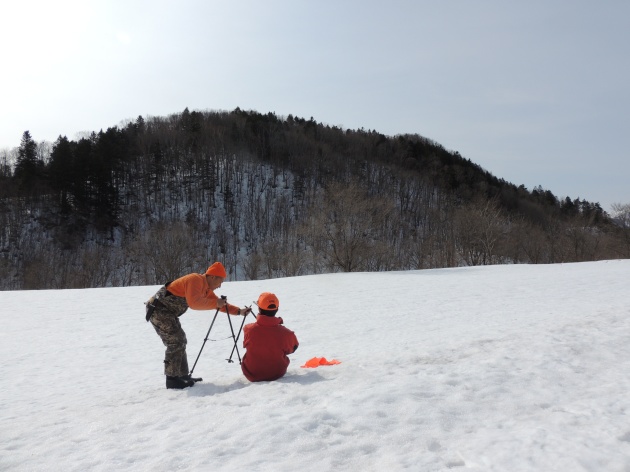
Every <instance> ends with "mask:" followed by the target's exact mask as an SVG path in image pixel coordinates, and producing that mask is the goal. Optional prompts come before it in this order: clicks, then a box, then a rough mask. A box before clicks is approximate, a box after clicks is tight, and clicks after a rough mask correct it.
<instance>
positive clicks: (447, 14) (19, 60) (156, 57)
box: [0, 0, 630, 211]
mask: <svg viewBox="0 0 630 472" xmlns="http://www.w3.org/2000/svg"><path fill="white" fill-rule="evenodd" d="M0 19H1V20H0V110H1V111H0V149H7V148H8V149H10V148H15V147H17V146H19V144H20V140H21V137H22V133H23V132H24V131H26V130H29V131H30V132H31V135H32V137H33V139H35V141H38V142H39V141H43V140H47V141H51V142H52V141H55V140H56V139H57V137H58V136H59V135H65V136H67V137H68V138H70V139H76V138H77V134H78V133H80V132H83V131H99V130H100V129H103V130H105V129H107V128H108V127H111V126H117V125H119V124H120V123H121V122H122V121H124V120H127V119H135V118H137V117H138V115H142V116H144V117H145V118H146V117H150V116H166V115H170V114H172V113H176V112H181V111H183V110H184V108H186V107H188V108H189V109H190V110H191V111H192V110H233V109H234V108H236V107H240V108H242V109H245V110H256V111H258V112H261V113H267V112H275V113H276V114H278V115H281V116H286V115H288V114H293V115H295V116H299V117H302V118H306V119H309V118H310V117H313V118H314V119H315V120H316V121H318V122H322V123H324V124H329V125H331V126H332V125H336V126H341V127H343V128H345V129H348V128H349V129H357V128H364V129H366V130H368V129H373V130H376V131H379V132H381V133H383V134H386V135H389V136H393V135H396V134H401V133H416V134H420V135H422V136H425V137H427V138H430V139H432V140H434V141H436V142H438V143H440V144H442V145H443V146H444V147H445V148H446V149H449V150H451V151H458V152H459V153H460V154H461V155H462V156H464V157H466V158H468V159H470V160H471V161H473V162H475V163H477V164H479V165H481V166H482V167H483V168H484V169H486V170H488V171H489V172H491V173H492V174H494V175H495V176H497V177H499V178H503V179H505V180H507V181H509V182H512V183H514V184H516V185H520V184H523V185H525V186H526V187H527V188H528V189H530V190H531V189H532V188H533V187H535V186H537V185H542V186H543V187H544V188H545V189H548V190H551V191H552V192H553V193H554V194H555V195H556V196H557V197H559V198H563V197H566V196H569V197H571V198H577V197H579V198H583V199H586V200H589V201H592V202H599V203H601V205H602V207H603V208H604V209H605V210H607V211H610V205H611V204H612V203H615V202H618V203H630V118H629V116H630V86H629V84H630V1H627V0H602V1H599V2H595V1H592V0H589V1H584V0H566V1H556V0H533V1H532V0H530V1H527V2H517V1H509V0H508V1H506V0H475V1H471V0H459V1H456V0H440V1H433V0H431V1H428V0H427V1H424V0H409V1H402V0H381V1H375V0H348V1H344V0H334V1H333V0H318V1H315V0H310V1H306V0H303V1H301V0H265V1H261V0H248V1H238V0H233V1H232V0H231V1H225V0H221V1H215V0H205V1H202V0H200V1H186V0H178V1H164V0H150V1H134V0H120V1H117V0H98V1H89V0H76V1H70V0H57V1H54V2H52V1H48V0H41V1H37V0H20V1H19V2H18V1H16V2H8V1H6V2H5V1H2V3H1V5H0Z"/></svg>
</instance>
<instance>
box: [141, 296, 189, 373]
mask: <svg viewBox="0 0 630 472" xmlns="http://www.w3.org/2000/svg"><path fill="white" fill-rule="evenodd" d="M164 293H165V289H164V287H162V288H161V289H160V290H159V291H158V293H156V299H157V300H158V301H157V302H156V303H155V305H156V308H155V311H154V312H153V315H152V316H151V319H150V321H151V324H152V325H153V328H155V332H156V333H157V334H158V336H159V337H160V339H161V340H162V342H163V343H164V345H165V346H166V352H165V354H164V374H165V375H170V376H175V377H181V376H184V375H187V374H188V358H187V356H186V344H187V340H186V333H184V330H183V329H182V325H181V323H180V322H179V316H180V315H181V314H182V313H184V312H185V311H186V309H187V308H188V305H187V304H186V300H185V299H183V298H180V297H176V296H173V295H171V296H168V297H165V296H164Z"/></svg>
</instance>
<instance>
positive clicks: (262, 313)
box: [241, 292, 299, 382]
mask: <svg viewBox="0 0 630 472" xmlns="http://www.w3.org/2000/svg"><path fill="white" fill-rule="evenodd" d="M257 305H258V310H259V312H258V316H257V317H256V322H255V323H250V324H248V325H246V326H245V327H244V329H243V332H244V333H245V334H244V338H243V347H244V348H245V349H247V352H246V353H245V355H244V356H243V361H242V363H241V370H242V371H243V374H244V375H245V377H246V378H247V380H249V381H250V382H260V381H263V380H277V379H279V378H280V377H282V376H284V374H286V373H287V367H289V363H290V362H291V361H290V360H289V358H288V357H287V355H288V354H292V353H294V352H295V350H296V349H297V348H298V346H299V343H298V340H297V337H296V336H295V333H294V332H293V331H291V330H290V329H287V328H285V327H284V326H283V325H282V323H283V320H282V318H280V317H277V318H276V313H277V312H278V309H279V308H280V302H279V301H278V297H276V296H275V295H274V294H273V293H269V292H264V293H261V294H260V297H258V303H257Z"/></svg>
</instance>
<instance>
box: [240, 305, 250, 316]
mask: <svg viewBox="0 0 630 472" xmlns="http://www.w3.org/2000/svg"><path fill="white" fill-rule="evenodd" d="M251 312H252V309H251V307H248V306H246V307H245V308H241V315H242V316H247V315H249V314H250V313H251Z"/></svg>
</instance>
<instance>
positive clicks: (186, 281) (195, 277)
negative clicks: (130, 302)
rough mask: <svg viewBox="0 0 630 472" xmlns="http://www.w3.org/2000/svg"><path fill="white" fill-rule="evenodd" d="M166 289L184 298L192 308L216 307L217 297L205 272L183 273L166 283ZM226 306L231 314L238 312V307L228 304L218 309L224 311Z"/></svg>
mask: <svg viewBox="0 0 630 472" xmlns="http://www.w3.org/2000/svg"><path fill="white" fill-rule="evenodd" d="M166 290H168V291H169V292H170V293H172V294H173V295H175V296H176V297H182V298H185V299H186V303H187V304H188V306H189V307H190V308H192V309H193V310H216V308H217V300H218V299H219V297H217V296H216V294H215V293H214V291H212V290H210V287H209V286H208V283H207V282H206V276H205V274H188V275H184V276H183V277H180V278H179V279H175V280H173V281H172V282H171V283H170V284H168V285H167V286H166ZM226 307H227V310H228V313H230V314H231V315H236V314H237V313H238V310H239V308H238V307H237V306H234V305H230V304H227V305H226V306H225V307H222V308H220V311H222V312H224V313H225V311H226Z"/></svg>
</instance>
